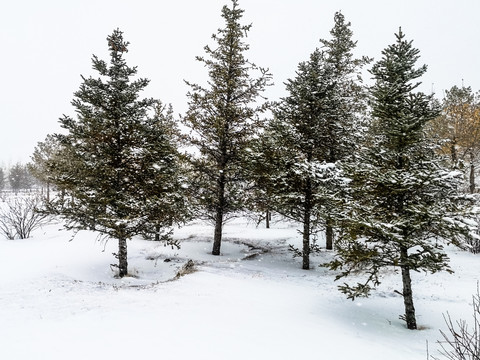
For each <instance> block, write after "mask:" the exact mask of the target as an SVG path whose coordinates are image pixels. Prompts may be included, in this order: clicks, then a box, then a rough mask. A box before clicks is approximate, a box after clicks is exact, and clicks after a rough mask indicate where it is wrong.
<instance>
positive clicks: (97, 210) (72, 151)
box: [48, 29, 180, 277]
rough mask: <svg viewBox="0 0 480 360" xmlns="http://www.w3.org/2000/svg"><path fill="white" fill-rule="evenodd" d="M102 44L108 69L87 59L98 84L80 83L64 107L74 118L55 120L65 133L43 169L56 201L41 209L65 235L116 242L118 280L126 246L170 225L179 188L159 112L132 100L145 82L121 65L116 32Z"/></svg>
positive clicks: (122, 45) (124, 269) (123, 49)
mask: <svg viewBox="0 0 480 360" xmlns="http://www.w3.org/2000/svg"><path fill="white" fill-rule="evenodd" d="M107 41H108V48H109V51H110V64H107V63H106V62H105V61H103V60H100V59H99V58H98V57H97V56H95V55H94V56H93V59H92V62H93V69H94V70H96V71H97V72H98V74H99V78H93V77H89V78H85V77H82V79H83V83H82V84H81V86H80V89H79V90H78V91H77V92H76V93H75V95H74V96H75V97H74V99H73V101H72V105H73V106H74V108H75V110H76V113H77V118H76V119H74V118H71V117H69V116H63V117H62V118H61V119H60V124H61V126H62V127H63V128H64V129H65V130H66V134H64V135H62V134H57V135H56V138H57V139H58V141H59V143H60V146H61V149H62V155H63V157H62V158H60V157H54V158H52V159H51V161H50V162H49V168H50V170H51V176H50V179H51V181H52V182H53V183H54V184H55V185H56V186H57V187H58V188H59V189H61V190H62V191H63V192H64V196H61V197H56V198H55V199H53V200H52V201H51V203H50V204H49V208H48V210H49V211H50V212H52V213H54V214H58V215H60V216H62V217H63V218H65V219H66V220H67V227H68V228H73V229H89V230H94V231H97V232H99V233H100V234H102V235H103V236H106V237H108V238H113V239H117V240H118V252H117V253H116V254H114V255H115V257H116V258H117V259H118V265H114V266H116V267H118V276H119V277H123V276H125V275H127V274H128V259H127V239H130V238H132V237H133V236H135V235H137V234H144V233H145V232H146V231H147V232H148V231H149V230H147V229H151V227H152V226H153V225H154V224H161V225H163V224H164V223H165V222H167V223H170V222H171V221H172V218H173V219H174V218H175V216H174V215H172V214H174V211H175V210H174V208H173V207H174V206H175V205H174V203H175V201H176V200H178V198H179V196H178V195H177V194H176V191H177V183H178V185H180V184H179V182H178V181H176V174H175V171H174V169H175V167H176V166H175V158H176V155H175V149H174V148H173V147H172V145H171V144H170V143H169V140H170V139H169V136H167V135H166V133H165V131H164V130H165V125H164V124H162V122H164V121H165V118H164V115H162V114H161V111H160V112H159V110H160V109H162V107H161V105H159V103H158V102H157V101H155V100H153V99H139V93H140V92H141V91H142V90H143V89H144V88H145V87H146V86H147V85H148V83H149V80H147V79H144V78H140V79H136V80H133V79H132V77H134V76H135V75H136V73H137V69H136V67H129V66H128V65H127V63H126V60H125V58H124V56H125V54H126V53H127V48H128V45H129V43H128V42H125V41H124V40H123V33H122V32H121V31H120V30H118V29H117V30H115V31H113V33H112V35H110V36H108V37H107ZM158 106H160V107H158ZM155 109H156V110H157V111H155ZM165 116H166V117H167V119H170V118H169V117H170V115H165ZM168 121H170V120H168ZM170 125H172V124H171V122H169V125H168V126H170ZM161 208H164V209H163V210H162V211H160V210H159V209H161ZM165 217H167V219H165ZM149 232H150V233H153V232H154V231H153V230H150V231H149Z"/></svg>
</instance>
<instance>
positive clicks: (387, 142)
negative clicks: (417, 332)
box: [330, 30, 468, 329]
mask: <svg viewBox="0 0 480 360" xmlns="http://www.w3.org/2000/svg"><path fill="white" fill-rule="evenodd" d="M382 54H383V57H382V58H381V59H380V60H379V61H378V62H377V63H376V64H375V65H374V66H373V68H372V70H371V73H372V74H373V76H374V79H375V80H376V82H375V85H374V86H373V88H372V89H371V96H372V115H373V121H372V125H371V129H370V131H371V132H370V134H369V139H368V140H369V142H370V146H369V147H368V148H367V149H364V151H363V152H362V153H361V154H360V157H359V161H358V166H357V167H356V168H350V176H351V178H352V188H353V199H351V200H353V201H352V202H351V203H350V204H349V208H348V210H349V211H348V212H346V213H345V218H344V223H343V224H342V225H343V226H344V228H345V229H346V230H345V232H344V233H343V236H344V237H343V238H342V239H341V241H339V243H338V246H337V251H338V252H337V257H336V260H335V261H333V262H332V263H330V266H331V268H333V269H342V272H341V273H340V275H339V276H338V278H341V277H344V276H347V275H349V274H350V273H351V272H355V271H362V272H363V273H365V274H366V279H365V281H364V282H362V283H358V284H357V285H356V286H350V285H348V284H344V285H343V286H340V289H341V290H342V291H344V292H345V293H346V294H348V296H349V297H350V298H352V299H354V298H355V297H357V296H367V295H368V293H369V291H370V290H371V286H372V285H373V286H376V285H378V284H379V283H380V279H379V274H380V271H381V270H382V269H383V268H385V267H387V266H392V267H398V268H399V269H400V271H401V274H402V286H403V291H402V292H401V293H402V295H403V299H404V305H405V315H404V317H403V318H404V319H405V321H406V323H407V327H408V328H409V329H416V327H417V323H416V317H415V308H414V304H413V294H412V286H411V278H410V272H411V271H412V270H413V271H425V272H432V273H433V272H436V271H440V270H449V267H448V257H447V255H446V254H445V253H444V251H443V247H442V244H441V242H440V240H442V239H443V240H444V241H445V242H446V243H453V244H458V245H460V244H461V238H462V236H467V235H468V226H466V223H464V219H465V218H464V217H463V214H462V211H464V210H465V209H466V208H465V207H464V205H465V204H464V203H463V201H466V200H465V199H464V198H462V197H460V196H459V195H458V191H457V187H458V181H459V172H455V171H454V172H451V171H450V170H448V169H445V168H444V167H443V166H442V159H441V158H439V157H438V155H437V154H436V152H435V148H434V146H433V145H432V144H430V142H429V141H428V138H427V137H426V136H425V125H426V124H427V123H428V122H429V121H431V120H432V119H434V118H435V117H436V116H438V114H439V109H438V108H437V107H435V106H432V104H434V102H432V99H433V98H432V96H426V95H424V94H423V93H420V92H415V91H416V90H415V89H416V88H417V86H418V85H419V84H420V83H419V82H417V81H418V79H419V78H420V77H421V76H422V75H423V74H424V73H425V71H426V66H421V67H419V68H415V63H416V62H417V60H418V58H419V50H417V49H415V48H414V47H413V46H412V42H411V41H407V40H405V37H404V34H403V33H402V31H401V30H400V31H399V33H398V34H396V42H395V43H394V44H393V45H390V46H388V47H387V48H386V49H385V50H384V51H383V53H382Z"/></svg>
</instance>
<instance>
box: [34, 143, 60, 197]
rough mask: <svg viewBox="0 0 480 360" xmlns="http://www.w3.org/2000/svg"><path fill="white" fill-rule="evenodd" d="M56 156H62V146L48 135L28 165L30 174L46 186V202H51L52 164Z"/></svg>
mask: <svg viewBox="0 0 480 360" xmlns="http://www.w3.org/2000/svg"><path fill="white" fill-rule="evenodd" d="M55 156H61V155H60V145H59V143H58V141H57V139H56V138H55V136H53V135H47V137H46V138H45V140H44V141H41V142H39V143H38V144H37V146H35V149H34V151H33V154H32V156H31V160H32V161H31V162H30V163H29V164H28V165H27V167H28V170H29V171H30V173H31V174H32V175H33V176H34V177H35V178H36V179H37V180H39V181H40V182H41V183H42V184H44V185H45V186H46V196H45V197H46V200H47V201H50V182H51V180H50V177H51V176H52V169H51V168H50V164H51V162H52V161H53V159H54V157H55Z"/></svg>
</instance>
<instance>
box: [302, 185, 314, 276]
mask: <svg viewBox="0 0 480 360" xmlns="http://www.w3.org/2000/svg"><path fill="white" fill-rule="evenodd" d="M311 197H312V189H311V184H310V179H308V180H307V185H306V189H305V204H304V208H303V251H302V259H303V261H302V269H304V270H308V269H310V216H311V211H312V204H311Z"/></svg>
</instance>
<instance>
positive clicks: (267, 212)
mask: <svg viewBox="0 0 480 360" xmlns="http://www.w3.org/2000/svg"><path fill="white" fill-rule="evenodd" d="M270 220H271V215H270V210H269V209H267V211H266V213H265V227H266V228H267V229H270Z"/></svg>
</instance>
